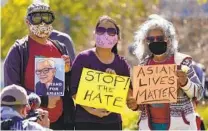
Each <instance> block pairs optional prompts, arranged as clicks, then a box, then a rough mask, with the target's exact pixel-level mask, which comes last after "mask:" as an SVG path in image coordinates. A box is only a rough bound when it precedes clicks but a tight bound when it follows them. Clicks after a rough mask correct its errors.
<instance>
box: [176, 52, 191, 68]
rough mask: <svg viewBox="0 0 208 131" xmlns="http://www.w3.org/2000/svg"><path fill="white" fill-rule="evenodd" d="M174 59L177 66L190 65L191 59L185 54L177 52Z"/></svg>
mask: <svg viewBox="0 0 208 131" xmlns="http://www.w3.org/2000/svg"><path fill="white" fill-rule="evenodd" d="M174 59H175V62H176V63H177V64H182V65H190V64H192V57H191V56H189V55H187V54H183V53H179V52H177V53H175V58H174Z"/></svg>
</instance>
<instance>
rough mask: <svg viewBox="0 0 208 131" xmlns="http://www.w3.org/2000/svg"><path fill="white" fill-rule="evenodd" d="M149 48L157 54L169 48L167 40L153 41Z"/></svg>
mask: <svg viewBox="0 0 208 131" xmlns="http://www.w3.org/2000/svg"><path fill="white" fill-rule="evenodd" d="M149 50H150V51H151V52H152V53H153V54H155V55H161V54H163V53H165V52H166V50H167V42H164V41H163V42H161V41H160V42H151V43H150V44H149Z"/></svg>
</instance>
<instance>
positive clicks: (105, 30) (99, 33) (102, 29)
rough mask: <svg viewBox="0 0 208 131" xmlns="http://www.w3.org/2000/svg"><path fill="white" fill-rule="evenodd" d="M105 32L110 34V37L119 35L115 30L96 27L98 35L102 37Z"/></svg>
mask: <svg viewBox="0 0 208 131" xmlns="http://www.w3.org/2000/svg"><path fill="white" fill-rule="evenodd" d="M105 32H107V33H108V35H110V36H114V35H116V34H117V30H116V29H115V28H107V29H106V28H104V27H96V34H98V35H102V34H104V33H105Z"/></svg>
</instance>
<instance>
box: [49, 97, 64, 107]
mask: <svg viewBox="0 0 208 131" xmlns="http://www.w3.org/2000/svg"><path fill="white" fill-rule="evenodd" d="M60 99H61V97H60V96H48V108H55V107H56V103H57V102H58V101H59V100H60Z"/></svg>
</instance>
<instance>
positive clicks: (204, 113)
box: [197, 105, 208, 130]
mask: <svg viewBox="0 0 208 131" xmlns="http://www.w3.org/2000/svg"><path fill="white" fill-rule="evenodd" d="M197 113H198V114H199V115H200V117H201V118H202V119H203V121H204V125H205V128H206V130H208V107H207V105H205V106H199V107H197Z"/></svg>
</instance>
